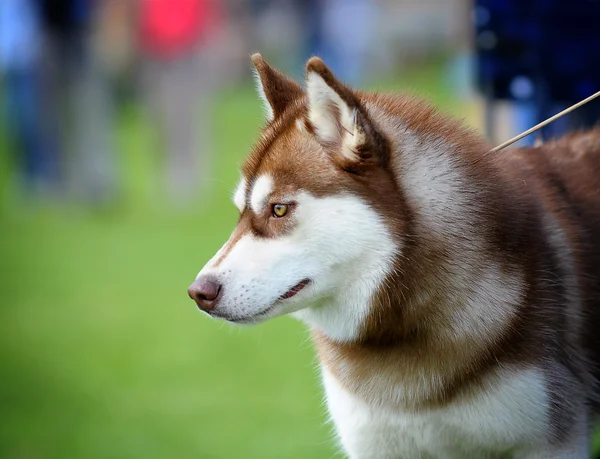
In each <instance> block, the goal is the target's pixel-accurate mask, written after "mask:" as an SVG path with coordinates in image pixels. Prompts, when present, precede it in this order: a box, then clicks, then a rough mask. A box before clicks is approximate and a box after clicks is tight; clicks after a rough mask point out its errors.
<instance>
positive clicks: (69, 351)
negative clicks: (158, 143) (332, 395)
mask: <svg viewBox="0 0 600 459" xmlns="http://www.w3.org/2000/svg"><path fill="white" fill-rule="evenodd" d="M376 87H377V88H385V89H391V88H412V89H415V90H417V91H418V92H422V93H425V94H429V95H431V97H433V98H434V99H435V100H436V101H437V102H438V103H440V104H441V105H442V106H443V107H445V108H447V109H450V110H451V111H454V112H458V106H457V105H456V101H455V100H454V99H453V97H452V94H451V91H449V90H447V89H445V86H444V83H443V80H442V75H441V72H440V68H439V66H438V65H433V66H431V65H423V66H421V67H419V68H417V69H416V70H414V71H411V72H408V73H407V74H405V75H404V76H403V77H402V78H400V79H394V80H392V81H388V82H382V83H381V84H378V85H376ZM213 121H214V129H215V141H216V145H215V175H214V182H213V187H212V189H211V192H210V193H209V194H207V195H206V196H205V198H204V199H203V201H202V203H201V204H200V205H198V206H197V207H195V208H192V209H189V210H188V211H185V212H184V211H181V210H179V211H173V210H169V208H168V206H166V204H165V203H164V202H162V201H161V198H160V192H159V189H158V186H157V183H159V174H158V173H157V168H156V161H154V160H153V155H154V154H155V153H156V147H155V140H156V139H155V138H154V136H153V130H152V129H151V128H150V126H149V125H148V123H147V122H146V120H145V119H144V117H143V116H142V115H141V112H140V110H139V108H137V107H129V108H128V109H126V110H125V111H124V112H123V113H121V114H120V115H119V121H118V132H117V138H118V141H119V145H120V150H121V153H122V166H123V178H124V183H125V188H124V197H125V198H124V201H123V203H122V204H121V205H120V206H119V207H118V208H117V209H115V210H114V211H112V212H102V213H93V212H89V211H85V210H83V209H81V208H77V207H75V206H67V205H57V204H46V205H37V206H36V205H33V204H32V203H27V202H24V201H22V200H20V199H17V198H16V197H15V195H14V192H12V191H11V190H10V188H9V187H7V186H3V187H2V194H1V196H0V197H1V198H2V199H1V202H2V205H1V207H0V236H1V237H0V292H1V297H2V307H1V308H0V361H1V362H2V365H1V367H0V368H1V369H0V409H1V411H2V415H1V416H0V457H2V458H11V459H12V458H15V459H17V458H18V459H21V458H23V459H26V458H27V459H29V458H32V459H33V458H36V459H37V458H44V459H46V458H48V459H50V458H52V459H54V458H56V459H64V458H85V459H96V458H97V459H108V458H134V457H135V458H141V457H143V458H145V459H153V458H157V459H158V458H161V459H162V458H178V459H185V458H262V459H270V458H272V459H275V458H290V459H293V458H315V459H318V458H323V459H331V458H335V457H341V456H339V455H338V453H337V448H336V446H335V442H334V440H333V435H332V432H331V428H330V426H329V425H328V424H327V421H326V415H325V410H324V407H323V404H322V393H321V388H320V382H319V377H318V370H317V365H316V361H315V357H314V353H313V350H312V346H311V344H310V340H309V339H308V334H307V332H306V330H305V329H304V327H303V326H302V325H301V324H299V323H296V322H295V321H294V320H292V319H290V318H280V319H276V320H274V321H272V322H270V323H267V324H264V325H260V326H258V327H254V328H239V327H232V326H228V325H223V324H221V323H219V322H216V321H211V320H208V319H206V318H205V317H203V316H202V315H201V314H199V313H198V312H197V311H196V308H195V306H194V305H193V304H192V302H191V301H190V300H189V299H188V298H187V295H186V288H187V286H188V284H189V283H190V282H191V280H192V279H193V278H194V276H195V274H196V273H197V271H198V270H199V269H200V268H201V267H202V265H203V264H204V262H205V261H206V260H207V259H208V258H209V257H210V256H212V254H213V253H214V251H215V250H216V249H218V247H220V245H221V244H222V243H223V241H224V240H225V239H226V237H227V236H228V234H229V232H230V231H231V229H232V228H233V226H234V224H235V220H236V211H235V209H234V206H233V205H232V204H230V192H231V189H232V188H233V186H234V185H235V182H236V181H237V178H238V175H237V174H238V172H237V166H238V165H239V163H240V162H241V161H242V159H243V158H244V156H245V154H246V153H247V151H248V149H249V147H250V145H251V143H252V142H253V140H254V139H255V136H256V134H257V132H258V128H259V126H260V124H261V122H262V114H261V108H260V102H259V101H258V100H257V98H256V96H255V95H254V92H253V90H252V88H251V87H246V88H241V89H236V90H231V91H227V92H226V93H224V94H221V95H219V96H218V98H217V103H216V107H215V116H214V119H213ZM0 143H2V144H3V145H4V146H3V148H0V161H1V163H0V180H2V183H3V184H4V185H6V183H7V178H8V173H9V171H10V163H11V161H10V159H9V155H8V150H7V147H6V142H3V141H2V140H0Z"/></svg>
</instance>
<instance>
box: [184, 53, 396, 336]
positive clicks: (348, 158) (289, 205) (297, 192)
mask: <svg viewBox="0 0 600 459" xmlns="http://www.w3.org/2000/svg"><path fill="white" fill-rule="evenodd" d="M252 61H253V63H254V66H255V69H256V76H257V83H258V89H259V93H260V95H261V97H262V99H263V101H264V103H265V107H266V112H267V122H266V125H265V127H264V129H263V131H262V134H261V137H260V140H259V141H258V143H257V145H256V146H255V148H254V149H253V151H252V152H251V153H250V156H249V158H248V159H247V161H246V163H245V165H244V166H243V169H242V177H241V180H240V183H239V185H238V187H237V190H236V191H235V195H234V203H235V205H236V206H237V208H238V209H239V213H240V217H239V221H238V224H237V226H236V228H235V230H234V231H233V234H232V235H231V237H230V238H229V240H228V241H227V242H226V243H225V245H224V246H223V247H222V248H221V249H220V250H219V251H218V252H217V253H216V254H215V256H214V257H213V258H212V259H211V260H210V261H209V262H208V263H207V264H206V266H204V268H203V269H202V270H201V271H200V273H199V274H198V276H197V278H196V280H195V282H194V283H193V284H192V285H191V287H190V288H189V294H190V296H191V297H192V298H193V299H194V300H195V301H196V302H197V304H198V306H199V307H200V309H202V310H203V311H205V312H207V313H208V314H210V315H211V316H212V317H217V318H222V319H225V320H228V321H230V322H235V323H246V324H248V323H257V322H261V321H263V320H266V319H268V318H271V317H274V316H278V315H282V314H286V313H292V312H296V314H297V315H299V316H301V317H302V318H303V319H304V320H306V321H308V322H309V323H312V324H313V325H315V326H316V327H318V328H321V329H322V330H323V331H324V332H326V333H327V334H328V335H329V336H330V337H331V338H333V339H338V340H348V339H353V338H355V337H356V336H357V335H358V333H359V332H360V327H361V324H362V323H363V321H364V320H365V318H366V316H367V315H368V314H369V308H370V303H371V301H370V300H371V298H372V297H373V295H375V294H376V292H377V291H378V289H380V287H381V285H382V283H384V281H385V279H386V276H387V275H388V274H389V273H390V272H391V271H392V270H393V266H394V259H395V257H397V256H399V254H400V252H401V247H402V242H401V239H400V237H399V236H398V234H400V232H401V230H402V213H403V209H402V202H401V200H398V199H395V196H397V193H398V190H397V187H396V183H395V180H394V177H393V174H392V173H391V171H390V166H389V155H390V145H389V144H388V141H387V140H386V138H385V137H384V136H383V135H382V133H381V132H380V129H379V128H378V126H377V125H376V123H375V121H374V119H373V118H372V116H371V114H370V112H369V109H368V106H369V102H368V101H367V99H366V97H367V96H366V95H364V94H362V93H359V92H357V91H354V90H352V89H350V88H349V87H347V86H346V85H344V84H342V83H341V82H340V81H338V80H337V79H336V78H335V76H334V75H333V74H332V72H331V71H330V70H329V69H328V68H327V67H326V66H325V64H324V63H323V62H322V61H321V60H320V59H318V58H312V59H310V60H309V61H308V63H307V67H306V89H305V90H304V89H303V88H301V87H300V86H299V85H298V84H297V83H295V82H294V81H292V80H290V79H289V78H287V77H286V76H284V75H283V74H281V73H280V72H279V71H277V70H275V69H274V68H272V67H270V66H269V65H268V64H267V63H266V62H265V61H264V60H263V58H262V57H261V56H260V55H258V54H257V55H254V56H252Z"/></svg>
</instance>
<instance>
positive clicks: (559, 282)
mask: <svg viewBox="0 0 600 459" xmlns="http://www.w3.org/2000/svg"><path fill="white" fill-rule="evenodd" d="M499 161H500V162H504V163H505V166H506V168H507V170H508V173H510V174H512V175H513V176H514V178H515V179H516V180H517V181H520V184H519V187H518V188H519V189H520V191H521V192H522V193H526V194H527V195H528V196H530V197H531V198H532V199H533V200H535V201H536V203H537V206H536V207H537V208H538V211H539V214H538V215H539V218H540V223H541V225H540V228H541V234H540V235H539V238H540V240H543V241H544V246H545V247H546V248H547V252H546V253H544V256H545V257H546V263H545V264H546V269H547V272H546V273H545V275H544V273H539V274H540V277H541V278H545V279H546V280H547V281H549V285H550V286H552V285H553V287H552V290H553V291H554V293H553V296H554V297H555V298H559V299H560V300H561V301H562V303H561V304H559V305H557V308H556V309H555V310H554V311H553V312H552V317H553V320H554V324H553V327H552V328H553V330H554V331H555V333H556V336H555V337H554V338H555V340H556V342H557V343H562V344H559V345H558V346H557V352H559V353H560V354H561V356H560V357H559V358H560V359H561V361H562V363H563V364H564V365H565V366H566V367H568V368H571V369H572V370H573V371H574V372H575V373H576V374H579V375H580V378H581V379H582V380H584V381H585V380H587V381H589V384H590V386H589V388H590V392H589V394H590V395H591V396H590V401H591V402H592V403H595V402H597V397H598V387H597V381H598V380H600V333H598V329H600V128H596V129H594V130H590V131H587V132H580V133H574V134H571V135H568V136H566V137H563V138H561V139H558V140H553V141H550V142H548V143H546V144H542V145H540V146H537V147H532V148H522V149H515V150H509V151H506V152H500V153H499ZM542 253H543V252H542ZM549 338H550V337H549V336H547V335H546V340H545V345H546V346H547V345H549V344H550V343H551V342H552V340H551V339H549ZM578 363H580V364H582V365H583V366H582V367H580V368H577V364H578Z"/></svg>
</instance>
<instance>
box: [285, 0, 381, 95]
mask: <svg viewBox="0 0 600 459" xmlns="http://www.w3.org/2000/svg"><path fill="white" fill-rule="evenodd" d="M296 4H297V8H298V10H299V11H300V18H301V21H302V24H301V26H302V29H303V30H304V32H305V42H306V50H305V51H304V53H303V55H302V56H301V59H300V60H301V62H302V63H304V62H305V61H306V59H308V58H309V57H311V56H315V55H316V56H320V57H321V58H323V59H324V60H325V61H326V62H327V64H328V65H329V66H330V68H331V70H332V71H333V72H335V73H336V74H337V75H339V77H340V78H341V79H342V80H344V81H345V82H347V83H349V84H351V85H359V84H361V83H363V79H364V77H365V76H366V74H367V72H366V70H367V67H368V65H369V56H370V55H372V54H373V49H372V47H373V46H376V41H375V39H374V36H375V33H374V32H375V30H374V29H375V24H376V22H377V18H376V15H377V7H376V4H375V2H373V1H372V0H296ZM306 51H308V52H306Z"/></svg>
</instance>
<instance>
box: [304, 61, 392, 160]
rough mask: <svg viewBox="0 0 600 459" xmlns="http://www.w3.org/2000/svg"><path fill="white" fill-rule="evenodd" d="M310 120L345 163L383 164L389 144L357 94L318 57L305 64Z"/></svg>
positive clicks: (322, 142)
mask: <svg viewBox="0 0 600 459" xmlns="http://www.w3.org/2000/svg"><path fill="white" fill-rule="evenodd" d="M306 91H307V95H308V121H309V123H310V125H311V126H312V128H313V130H314V132H315V135H316V137H317V140H319V141H320V142H321V144H322V145H324V146H325V147H328V148H329V149H330V150H331V151H332V152H333V153H334V154H335V155H336V157H335V158H334V159H336V160H337V161H338V162H341V163H342V167H344V168H345V169H348V170H353V171H356V170H357V167H358V166H359V165H369V164H376V165H384V164H385V163H386V161H387V145H386V142H385V141H384V139H383V137H382V136H381V135H380V134H379V133H378V131H377V130H376V129H375V127H374V125H373V124H372V123H371V121H370V120H369V118H368V116H367V113H366V112H365V110H364V108H363V107H362V104H361V103H360V101H359V98H358V95H357V94H356V93H355V92H354V91H353V90H352V89H351V88H349V87H348V86H346V85H345V84H343V83H342V82H340V81H339V80H338V79H337V78H336V77H335V76H334V74H333V73H332V72H331V70H329V68H328V67H327V66H326V65H325V63H324V62H323V61H322V60H321V59H319V58H318V57H313V58H311V59H309V61H308V62H307V64H306Z"/></svg>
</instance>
